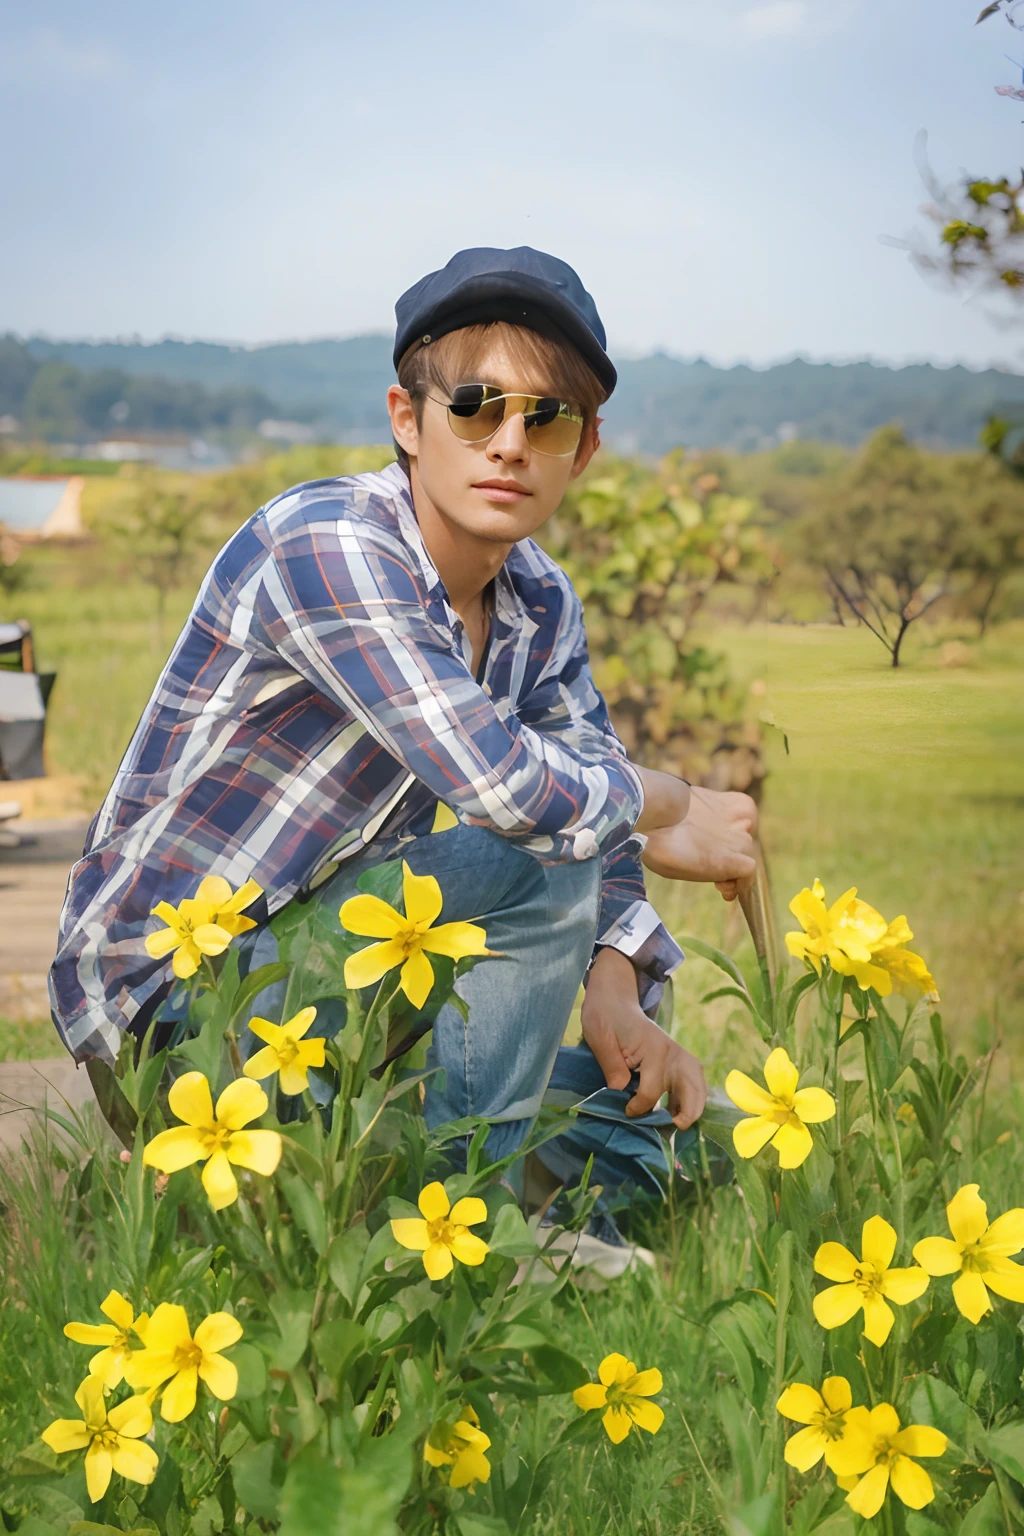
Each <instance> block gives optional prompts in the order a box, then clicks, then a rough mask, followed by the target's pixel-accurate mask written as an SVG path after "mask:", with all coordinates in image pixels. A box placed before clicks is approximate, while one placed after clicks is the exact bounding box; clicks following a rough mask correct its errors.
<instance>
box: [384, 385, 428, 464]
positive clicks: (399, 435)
mask: <svg viewBox="0 0 1024 1536" xmlns="http://www.w3.org/2000/svg"><path fill="white" fill-rule="evenodd" d="M388 415H389V416H390V417H391V435H392V437H393V438H394V439H395V442H396V443H397V444H398V446H399V448H404V449H405V451H406V453H407V454H408V455H409V457H410V458H415V457H416V455H417V454H418V453H419V446H420V434H419V428H418V427H417V425H416V412H415V410H414V408H413V403H412V400H411V398H410V396H409V391H408V390H407V389H403V388H402V387H401V385H400V384H392V386H391V388H390V389H389V390H388Z"/></svg>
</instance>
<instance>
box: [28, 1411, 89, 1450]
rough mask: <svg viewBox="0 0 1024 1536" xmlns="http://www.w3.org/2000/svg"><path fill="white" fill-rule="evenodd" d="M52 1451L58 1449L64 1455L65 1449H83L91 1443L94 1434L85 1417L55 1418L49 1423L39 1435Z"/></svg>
mask: <svg viewBox="0 0 1024 1536" xmlns="http://www.w3.org/2000/svg"><path fill="white" fill-rule="evenodd" d="M39 1438H40V1439H41V1440H42V1441H43V1442H44V1443H45V1444H46V1445H48V1446H49V1447H50V1450H51V1451H56V1453H57V1455H58V1456H62V1455H63V1454H64V1452H65V1451H82V1450H84V1449H85V1447H86V1446H87V1445H88V1444H89V1441H90V1440H91V1439H92V1435H91V1434H90V1432H89V1430H88V1429H87V1428H86V1424H85V1420H84V1419H54V1421H53V1423H52V1424H48V1425H47V1426H46V1428H45V1429H44V1430H43V1432H42V1434H41V1435H40V1437H39Z"/></svg>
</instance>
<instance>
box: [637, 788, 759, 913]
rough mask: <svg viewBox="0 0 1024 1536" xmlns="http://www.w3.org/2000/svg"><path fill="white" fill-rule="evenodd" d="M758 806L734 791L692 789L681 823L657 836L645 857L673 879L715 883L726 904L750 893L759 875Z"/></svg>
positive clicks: (650, 839) (649, 864)
mask: <svg viewBox="0 0 1024 1536" xmlns="http://www.w3.org/2000/svg"><path fill="white" fill-rule="evenodd" d="M756 833H757V806H756V805H755V804H754V802H753V800H751V798H750V796H749V795H743V794H739V793H737V792H736V791H735V790H717V789H698V788H694V789H691V790H690V808H689V810H688V811H687V813H686V815H685V816H684V817H683V819H682V821H677V822H676V823H675V824H674V825H673V826H671V827H663V828H661V829H660V830H659V831H657V832H652V833H650V835H649V836H648V839H647V847H646V848H645V849H644V851H643V854H642V855H641V857H642V859H643V862H644V863H645V864H646V866H647V868H648V869H653V871H654V873H655V874H656V875H664V876H665V877H666V878H667V879H669V880H707V881H713V882H714V884H715V885H716V887H717V888H718V890H719V891H721V893H722V895H723V896H724V897H725V899H726V901H735V899H736V897H737V896H739V895H740V894H741V893H742V892H744V891H749V890H750V888H751V886H752V885H753V883H754V875H755V874H756V872H757V860H756V848H755V846H754V837H755V835H756Z"/></svg>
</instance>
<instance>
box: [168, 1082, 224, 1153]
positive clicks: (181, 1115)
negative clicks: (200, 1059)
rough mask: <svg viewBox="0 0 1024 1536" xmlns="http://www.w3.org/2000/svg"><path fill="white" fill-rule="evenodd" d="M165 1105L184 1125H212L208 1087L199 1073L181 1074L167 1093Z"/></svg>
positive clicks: (211, 1107)
mask: <svg viewBox="0 0 1024 1536" xmlns="http://www.w3.org/2000/svg"><path fill="white" fill-rule="evenodd" d="M167 1103H168V1106H169V1108H170V1111H171V1114H172V1115H175V1116H176V1117H177V1118H178V1119H179V1120H184V1122H185V1124H186V1125H196V1126H200V1125H212V1124H213V1099H212V1098H211V1097H210V1085H209V1083H208V1082H207V1081H206V1078H205V1077H204V1076H203V1074H202V1073H201V1072H183V1073H182V1075H181V1077H176V1078H175V1079H174V1082H173V1083H172V1084H171V1086H170V1089H169V1091H168V1094H167ZM157 1140H159V1137H158V1138H157Z"/></svg>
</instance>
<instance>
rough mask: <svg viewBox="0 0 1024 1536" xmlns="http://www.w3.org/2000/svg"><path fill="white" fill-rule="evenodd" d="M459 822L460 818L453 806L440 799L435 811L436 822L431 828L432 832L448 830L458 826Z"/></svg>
mask: <svg viewBox="0 0 1024 1536" xmlns="http://www.w3.org/2000/svg"><path fill="white" fill-rule="evenodd" d="M458 824H459V818H458V817H457V816H456V814H455V812H454V811H453V810H452V808H451V806H450V805H445V803H444V801H443V800H439V801H438V802H437V809H436V810H435V812H434V822H433V825H432V827H431V828H430V830H431V832H448V831H450V830H451V828H452V827H457V826H458Z"/></svg>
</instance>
